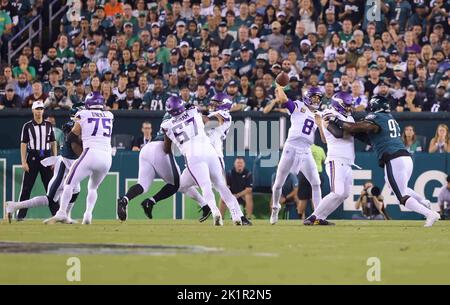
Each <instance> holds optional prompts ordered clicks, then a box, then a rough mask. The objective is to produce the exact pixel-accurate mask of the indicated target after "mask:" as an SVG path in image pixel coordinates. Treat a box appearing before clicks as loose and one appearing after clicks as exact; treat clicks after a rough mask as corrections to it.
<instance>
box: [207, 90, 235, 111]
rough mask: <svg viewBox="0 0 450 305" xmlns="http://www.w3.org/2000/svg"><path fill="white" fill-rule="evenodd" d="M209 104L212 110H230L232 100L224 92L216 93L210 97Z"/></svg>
mask: <svg viewBox="0 0 450 305" xmlns="http://www.w3.org/2000/svg"><path fill="white" fill-rule="evenodd" d="M211 105H212V106H213V108H214V110H215V111H217V110H230V109H231V106H232V105H233V102H232V101H231V97H230V96H229V95H228V94H225V93H216V94H214V96H213V97H212V98H211Z"/></svg>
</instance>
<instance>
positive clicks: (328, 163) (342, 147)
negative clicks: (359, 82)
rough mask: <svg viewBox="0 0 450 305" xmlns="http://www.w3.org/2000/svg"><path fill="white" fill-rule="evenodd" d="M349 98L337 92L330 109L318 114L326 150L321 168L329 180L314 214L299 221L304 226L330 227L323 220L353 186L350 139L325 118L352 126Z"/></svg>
mask: <svg viewBox="0 0 450 305" xmlns="http://www.w3.org/2000/svg"><path fill="white" fill-rule="evenodd" d="M352 108H353V99H352V95H351V94H350V93H347V92H344V91H341V92H338V93H336V94H335V95H333V97H332V98H331V108H330V109H327V110H325V111H324V112H323V114H322V126H319V127H320V128H321V132H322V133H323V135H324V137H325V141H326V144H327V147H328V152H327V158H326V160H325V169H326V172H327V175H328V178H329V181H330V193H329V194H328V195H326V196H325V197H324V198H322V201H321V202H320V204H319V206H318V207H317V208H316V209H315V210H314V213H313V214H312V215H311V216H309V217H308V218H307V219H305V221H304V222H303V224H304V225H334V223H332V222H329V221H327V220H326V218H327V217H328V216H329V215H330V214H331V213H333V211H334V210H336V209H337V207H338V206H339V205H340V204H341V203H342V202H344V200H345V199H347V197H348V196H349V195H350V188H351V186H352V184H353V178H352V165H353V164H354V162H355V146H354V138H353V135H351V134H350V133H347V132H344V131H342V129H340V128H338V127H337V126H336V125H334V124H333V123H331V122H330V123H329V122H328V118H330V117H337V118H339V119H340V120H342V121H345V122H350V123H354V122H355V120H354V119H353V117H352Z"/></svg>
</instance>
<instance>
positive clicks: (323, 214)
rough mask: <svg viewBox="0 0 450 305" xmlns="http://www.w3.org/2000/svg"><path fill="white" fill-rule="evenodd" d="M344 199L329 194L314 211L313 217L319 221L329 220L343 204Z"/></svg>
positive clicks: (334, 194)
mask: <svg viewBox="0 0 450 305" xmlns="http://www.w3.org/2000/svg"><path fill="white" fill-rule="evenodd" d="M342 201H343V200H342V197H341V196H339V195H337V194H336V193H329V194H328V195H326V196H325V197H323V198H322V200H321V202H320V204H319V206H318V207H317V209H315V210H314V213H313V215H315V216H316V217H317V218H318V219H327V217H328V216H329V215H330V214H331V213H333V212H334V211H335V210H336V209H337V208H338V207H339V206H340V205H341V203H342Z"/></svg>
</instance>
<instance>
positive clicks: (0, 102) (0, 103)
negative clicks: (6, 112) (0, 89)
mask: <svg viewBox="0 0 450 305" xmlns="http://www.w3.org/2000/svg"><path fill="white" fill-rule="evenodd" d="M14 90H15V87H14V85H13V84H8V85H6V87H5V95H0V110H2V109H4V108H16V109H20V108H22V99H21V98H20V96H19V95H17V94H16V93H15V92H14Z"/></svg>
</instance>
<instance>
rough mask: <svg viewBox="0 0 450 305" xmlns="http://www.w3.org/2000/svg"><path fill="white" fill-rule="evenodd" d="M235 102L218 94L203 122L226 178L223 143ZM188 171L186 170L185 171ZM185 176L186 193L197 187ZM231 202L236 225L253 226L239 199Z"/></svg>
mask: <svg viewBox="0 0 450 305" xmlns="http://www.w3.org/2000/svg"><path fill="white" fill-rule="evenodd" d="M232 104H233V102H232V101H231V99H230V96H228V95H227V94H225V93H217V94H215V95H214V96H213V97H212V98H211V101H210V105H211V110H212V111H211V112H210V113H209V114H208V115H207V116H204V117H203V121H204V122H205V130H206V134H207V135H208V137H209V139H210V141H211V144H212V146H213V147H214V149H215V151H216V153H217V155H218V157H219V160H220V165H221V166H222V172H223V175H224V177H225V162H224V160H223V141H225V139H226V137H227V134H228V131H229V130H230V127H231V122H232V121H231V115H230V109H231V106H232ZM185 171H186V170H185ZM182 176H183V179H182V180H183V182H182V185H183V187H182V188H181V189H180V190H181V191H182V192H184V191H185V190H184V189H185V187H188V186H189V185H195V181H193V178H192V177H191V175H190V174H188V173H186V174H184V175H182ZM229 198H230V200H231V201H227V202H225V204H226V205H227V206H229V210H230V212H231V214H232V217H233V221H234V222H235V223H236V224H239V222H240V223H241V224H242V225H250V226H251V225H252V223H251V222H250V221H249V220H248V219H247V218H246V217H245V216H244V214H243V213H242V210H241V208H240V206H239V202H238V201H237V199H236V198H235V197H234V196H232V197H229ZM197 202H198V204H199V205H200V207H201V208H202V209H204V205H205V204H206V201H205V200H197Z"/></svg>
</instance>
